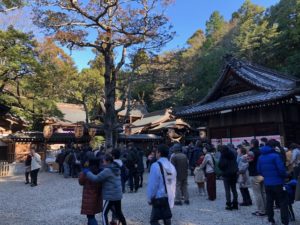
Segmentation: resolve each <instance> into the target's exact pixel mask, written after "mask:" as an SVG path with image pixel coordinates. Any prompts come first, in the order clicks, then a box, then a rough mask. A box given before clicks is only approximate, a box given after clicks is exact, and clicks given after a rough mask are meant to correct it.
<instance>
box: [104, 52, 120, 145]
mask: <svg viewBox="0 0 300 225" xmlns="http://www.w3.org/2000/svg"><path fill="white" fill-rule="evenodd" d="M104 60H105V73H104V83H105V85H104V96H105V104H104V106H105V113H104V132H105V145H106V147H108V146H111V147H114V145H115V143H116V141H115V135H114V134H115V133H116V132H115V130H116V127H117V120H116V111H115V100H116V71H115V65H114V58H113V52H112V51H110V50H107V51H106V52H105V53H104Z"/></svg>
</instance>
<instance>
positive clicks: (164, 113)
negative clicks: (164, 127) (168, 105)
mask: <svg viewBox="0 0 300 225" xmlns="http://www.w3.org/2000/svg"><path fill="white" fill-rule="evenodd" d="M169 119H170V114H169V111H168V109H167V110H160V111H155V112H152V113H149V114H146V115H145V116H144V117H143V118H142V119H140V120H137V121H135V122H133V123H132V124H131V127H132V128H131V133H132V134H135V133H139V132H141V131H142V130H143V128H144V127H145V126H150V125H153V124H157V123H161V122H165V121H167V120H169Z"/></svg>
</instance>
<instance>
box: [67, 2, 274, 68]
mask: <svg viewBox="0 0 300 225" xmlns="http://www.w3.org/2000/svg"><path fill="white" fill-rule="evenodd" d="M243 2H244V0H176V2H175V4H174V5H172V6H171V7H170V8H169V9H168V11H167V16H168V17H169V18H170V21H171V23H172V25H173V26H174V28H173V29H174V31H176V36H175V38H174V39H173V40H172V41H171V42H170V43H168V44H167V46H166V47H165V48H164V49H163V50H164V51H166V50H171V49H175V48H181V47H183V46H184V44H185V42H186V40H187V39H188V38H189V37H190V36H192V34H193V33H194V32H195V31H196V30H198V29H203V30H205V22H206V21H207V20H208V18H209V16H210V15H211V13H212V12H213V11H215V10H218V11H219V12H220V13H221V14H222V15H223V16H224V18H225V19H226V20H229V19H230V18H231V14H232V13H233V12H234V11H236V10H237V9H238V8H240V6H241V5H242V4H243ZM252 2H253V3H255V4H258V5H261V6H264V7H265V8H267V7H269V6H271V5H274V4H276V3H278V2H279V0H252ZM67 51H68V50H67ZM71 56H72V58H73V59H74V61H75V63H76V65H77V67H78V69H79V70H81V69H82V68H85V67H88V65H87V63H88V61H89V60H91V59H93V58H94V54H93V53H92V52H91V51H90V50H86V49H83V50H79V51H73V52H72V55H71Z"/></svg>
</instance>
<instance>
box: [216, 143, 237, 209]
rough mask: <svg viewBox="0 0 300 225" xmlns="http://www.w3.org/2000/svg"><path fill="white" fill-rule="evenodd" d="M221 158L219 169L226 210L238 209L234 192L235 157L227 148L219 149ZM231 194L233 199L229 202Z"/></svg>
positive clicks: (235, 180) (235, 175) (235, 192)
mask: <svg viewBox="0 0 300 225" xmlns="http://www.w3.org/2000/svg"><path fill="white" fill-rule="evenodd" d="M220 150H221V157H220V161H219V168H220V170H221V173H222V177H223V182H224V187H225V193H226V208H225V209H227V210H232V209H238V193H237V190H236V183H237V178H238V165H237V162H236V157H235V155H234V153H233V151H231V150H230V149H229V148H228V147H227V146H225V145H223V146H221V147H220ZM231 193H232V195H233V199H232V200H231Z"/></svg>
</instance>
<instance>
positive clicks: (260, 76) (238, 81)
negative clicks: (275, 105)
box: [175, 59, 300, 117]
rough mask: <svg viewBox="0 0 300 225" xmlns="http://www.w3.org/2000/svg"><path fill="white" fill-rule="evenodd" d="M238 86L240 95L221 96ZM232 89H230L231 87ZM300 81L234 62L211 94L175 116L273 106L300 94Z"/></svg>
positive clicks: (225, 70)
mask: <svg viewBox="0 0 300 225" xmlns="http://www.w3.org/2000/svg"><path fill="white" fill-rule="evenodd" d="M230 82H231V83H235V85H236V86H237V87H242V88H240V89H237V90H239V92H238V93H234V94H228V93H229V92H228V93H227V95H226V93H222V90H223V89H224V87H226V86H228V85H230ZM229 88H230V87H229ZM299 91H300V90H299V79H297V78H293V77H289V76H285V75H282V74H279V73H276V72H274V71H271V70H269V69H266V68H263V67H261V66H257V65H253V64H251V63H246V62H243V61H239V60H236V59H232V60H231V61H230V62H229V63H228V64H227V65H226V67H225V69H224V71H223V73H222V75H221V76H220V78H219V79H218V80H217V82H216V83H215V85H214V86H213V88H212V89H211V91H210V92H209V93H208V94H207V96H206V97H205V98H204V99H203V100H202V101H201V102H199V103H197V104H195V105H192V106H187V107H185V108H183V109H182V110H180V111H178V112H176V113H175V115H176V116H178V117H185V116H191V115H196V114H203V113H208V112H212V111H220V110H226V109H232V108H236V107H241V106H245V105H253V104H257V103H264V102H270V101H274V100H281V99H283V98H287V97H289V96H291V95H293V94H295V93H299Z"/></svg>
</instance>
